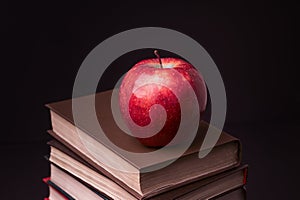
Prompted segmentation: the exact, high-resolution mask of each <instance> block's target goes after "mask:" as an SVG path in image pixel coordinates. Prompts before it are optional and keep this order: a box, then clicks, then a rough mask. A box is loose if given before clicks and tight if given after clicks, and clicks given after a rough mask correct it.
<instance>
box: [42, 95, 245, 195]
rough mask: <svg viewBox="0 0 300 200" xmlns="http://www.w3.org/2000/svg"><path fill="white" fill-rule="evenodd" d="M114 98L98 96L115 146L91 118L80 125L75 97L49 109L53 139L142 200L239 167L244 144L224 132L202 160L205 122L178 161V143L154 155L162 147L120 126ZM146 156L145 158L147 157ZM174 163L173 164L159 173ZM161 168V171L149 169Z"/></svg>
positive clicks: (101, 114)
mask: <svg viewBox="0 0 300 200" xmlns="http://www.w3.org/2000/svg"><path fill="white" fill-rule="evenodd" d="M111 95H112V91H106V92H101V93H97V94H96V95H95V105H96V106H95V109H96V113H97V117H98V121H99V123H100V124H101V128H102V130H103V131H104V133H105V137H107V138H108V139H109V140H110V142H107V140H106V139H107V138H104V137H103V134H99V130H98V129H97V128H98V127H94V126H92V125H91V124H90V123H89V121H92V119H90V117H92V116H89V115H85V118H84V120H83V121H81V123H79V124H77V123H76V126H75V123H74V119H73V113H72V99H69V100H64V101H60V102H56V103H50V104H47V105H46V106H47V107H48V108H49V109H50V113H51V121H52V128H53V131H52V135H53V136H54V137H55V138H56V139H58V140H59V141H61V142H63V143H64V144H65V145H66V146H68V147H69V148H70V149H72V150H73V151H74V152H75V153H76V154H78V155H79V156H80V157H82V158H83V159H84V160H86V161H87V162H88V163H90V164H91V165H92V166H93V167H95V168H97V169H98V170H99V171H101V172H102V173H103V174H105V175H106V176H108V177H109V178H111V179H112V180H114V181H115V182H117V183H118V184H120V185H121V186H122V187H124V188H125V189H126V190H128V191H129V192H130V193H132V194H133V195H135V196H137V197H138V198H141V197H142V198H144V197H149V196H154V195H156V194H159V193H162V192H164V191H167V190H170V189H172V188H176V187H180V186H182V185H184V184H187V183H190V182H192V181H196V180H200V179H203V178H205V177H208V176H211V175H214V174H217V173H220V172H223V171H225V170H227V169H230V168H233V167H235V166H238V165H239V164H240V161H241V144H240V142H239V140H238V139H236V138H234V137H232V136H230V135H229V134H226V133H224V132H222V134H221V136H220V138H219V140H218V142H217V144H216V145H215V147H214V148H213V149H212V151H211V152H210V153H209V154H208V155H207V156H206V157H204V158H202V159H199V157H198V153H199V149H200V146H201V144H202V141H203V137H204V135H205V133H206V131H207V129H208V127H209V125H208V124H207V123H206V122H204V121H200V123H199V128H198V132H197V135H196V137H195V139H194V141H193V143H192V144H191V145H190V147H189V148H188V149H187V150H186V151H185V152H184V153H183V154H182V155H181V156H180V157H179V158H177V152H178V149H179V148H177V146H176V145H174V146H171V147H168V148H164V151H159V152H160V153H159V154H158V156H157V153H156V154H151V153H152V152H156V151H157V149H155V148H149V147H145V146H143V145H142V144H140V143H139V142H138V140H137V139H136V138H134V137H132V136H130V135H128V134H126V133H124V132H123V131H122V130H121V129H120V128H119V127H118V126H117V124H116V123H115V121H114V118H113V115H112V111H111V106H110V105H111V102H110V99H111ZM73 101H77V105H82V106H83V107H84V106H85V105H86V104H87V102H88V97H87V96H83V97H78V98H75V99H73ZM215 131H217V129H215ZM128 152H129V153H128ZM141 155H145V156H144V158H141ZM171 161H172V164H170V165H168V166H166V167H163V168H161V169H159V168H160V167H159V166H162V165H164V163H168V162H171ZM114 166H117V167H114ZM156 168H157V169H158V170H154V171H151V170H149V169H156Z"/></svg>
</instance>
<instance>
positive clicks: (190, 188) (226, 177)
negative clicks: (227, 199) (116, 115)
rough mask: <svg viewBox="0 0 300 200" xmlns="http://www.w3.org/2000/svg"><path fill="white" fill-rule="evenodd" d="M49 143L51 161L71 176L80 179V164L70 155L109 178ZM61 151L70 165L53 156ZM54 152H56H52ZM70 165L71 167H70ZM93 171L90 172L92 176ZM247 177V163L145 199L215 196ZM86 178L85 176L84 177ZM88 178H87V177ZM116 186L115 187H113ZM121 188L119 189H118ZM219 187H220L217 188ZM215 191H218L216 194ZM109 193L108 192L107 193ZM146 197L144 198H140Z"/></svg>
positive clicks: (107, 186)
mask: <svg viewBox="0 0 300 200" xmlns="http://www.w3.org/2000/svg"><path fill="white" fill-rule="evenodd" d="M48 144H49V145H50V146H51V156H50V161H51V162H53V164H55V165H56V166H58V167H59V168H60V169H61V170H63V171H65V172H66V173H68V174H69V175H70V176H74V177H75V178H76V179H78V178H79V179H80V176H79V177H78V173H76V174H72V171H74V170H75V169H74V167H73V166H78V164H76V163H74V162H71V159H67V157H68V156H70V157H71V158H73V159H75V160H76V161H78V162H80V163H82V164H83V165H85V166H86V167H88V168H90V169H91V170H93V171H95V172H97V173H99V174H101V175H103V176H99V177H100V178H99V177H95V178H97V179H99V181H101V180H102V182H105V180H107V177H106V176H105V175H104V174H102V172H101V171H99V170H97V169H96V168H94V167H93V166H91V165H90V164H89V163H88V162H86V161H85V160H83V159H82V158H80V157H79V156H78V155H77V154H75V153H74V152H72V151H71V150H70V149H68V148H67V147H65V146H64V145H63V144H61V143H60V142H58V141H56V140H52V141H49V142H48ZM56 149H57V150H59V151H61V152H62V153H61V154H62V155H64V154H66V155H68V156H66V155H65V156H62V157H63V158H64V160H65V162H71V164H69V165H65V164H64V162H57V159H55V158H52V157H56V156H57V155H55V152H56V153H57V150H56ZM52 153H54V154H52ZM68 166H69V167H68ZM81 169H82V170H84V171H85V173H88V170H87V169H83V168H81ZM75 171H76V170H75ZM92 174H93V173H91V174H89V175H90V176H93V175H92ZM246 177H247V165H243V166H240V167H238V168H235V169H232V170H229V171H226V172H223V173H221V174H217V175H215V176H211V177H207V178H205V179H202V180H199V181H195V182H192V183H189V184H186V185H183V186H181V187H178V188H173V189H172V190H169V191H166V192H164V193H162V194H158V195H156V196H153V197H150V198H145V199H151V200H159V199H191V196H197V195H202V196H203V195H205V193H207V194H206V196H207V197H209V196H211V195H212V194H213V195H214V196H216V195H220V193H221V194H223V193H224V192H228V191H230V190H233V189H236V188H238V187H241V186H242V185H244V184H245V183H246ZM84 179H85V178H84ZM85 180H86V179H85ZM80 182H81V183H82V184H84V185H85V186H86V187H88V188H90V189H91V190H92V191H94V190H95V187H93V186H92V185H91V184H90V183H89V181H87V182H86V183H84V181H82V180H80ZM103 187H104V189H105V190H106V191H107V190H108V191H109V192H112V193H113V194H116V193H119V196H113V197H111V198H120V196H121V197H125V196H126V195H128V194H127V191H126V190H125V189H126V188H125V189H121V188H120V187H119V186H116V185H110V184H109V183H106V184H104V186H103ZM112 187H114V188H112ZM117 188H119V189H117ZM216 188H218V189H216ZM98 192H103V191H102V189H99V190H98ZM214 192H217V193H216V194H214ZM107 195H108V194H107ZM231 196H232V195H231ZM126 199H139V198H137V197H133V196H130V195H129V196H127V197H126ZM140 199H144V198H140Z"/></svg>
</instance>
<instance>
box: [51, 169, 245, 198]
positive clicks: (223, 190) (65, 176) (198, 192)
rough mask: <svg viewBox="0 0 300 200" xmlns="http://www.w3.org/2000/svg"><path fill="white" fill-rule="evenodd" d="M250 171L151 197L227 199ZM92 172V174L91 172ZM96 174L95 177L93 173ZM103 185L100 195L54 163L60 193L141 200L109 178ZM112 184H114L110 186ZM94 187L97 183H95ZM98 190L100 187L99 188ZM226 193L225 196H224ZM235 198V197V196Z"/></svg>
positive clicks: (234, 171)
mask: <svg viewBox="0 0 300 200" xmlns="http://www.w3.org/2000/svg"><path fill="white" fill-rule="evenodd" d="M246 172H247V165H244V166H241V167H238V168H236V169H232V170H229V171H227V172H223V173H221V174H218V175H215V176H213V177H208V178H206V179H204V180H201V181H196V182H194V183H190V184H187V185H185V186H181V187H179V188H176V189H173V190H171V191H167V192H165V193H162V194H159V195H157V196H154V197H150V198H147V199H149V200H162V199H178V200H190V199H212V198H216V197H218V199H219V197H222V198H221V199H223V198H225V197H227V193H229V192H230V191H233V190H235V189H237V188H240V187H242V186H243V185H244V184H245V182H244V180H245V174H246ZM88 173H89V172H88ZM90 175H93V174H90ZM97 178H98V180H99V182H103V184H102V188H101V189H103V190H105V191H106V193H103V191H101V192H99V190H98V189H99V188H98V189H96V188H95V187H93V186H91V185H90V184H87V183H84V182H83V181H82V180H81V179H78V177H76V176H75V175H74V174H71V173H69V172H68V171H66V170H65V169H63V168H61V167H60V166H58V165H56V164H51V180H52V182H53V184H55V185H56V187H57V188H59V190H62V191H64V194H65V193H67V194H69V195H68V196H72V197H74V198H75V199H89V200H98V199H99V200H100V199H126V200H131V199H134V200H136V199H137V198H136V197H134V196H132V195H130V194H129V193H128V192H127V191H126V190H124V189H122V190H123V191H122V190H118V189H117V188H118V186H117V187H116V185H115V183H114V182H113V181H111V180H105V179H106V177H102V178H100V179H99V177H97ZM109 182H111V183H109ZM92 184H93V183H92ZM96 187H97V186H96ZM222 194H224V195H222ZM231 196H232V195H231Z"/></svg>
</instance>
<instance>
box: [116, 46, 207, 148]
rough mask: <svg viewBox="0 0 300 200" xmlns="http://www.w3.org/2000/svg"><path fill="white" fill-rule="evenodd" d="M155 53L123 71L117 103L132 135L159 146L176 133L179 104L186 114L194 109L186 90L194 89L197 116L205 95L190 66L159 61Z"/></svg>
mask: <svg viewBox="0 0 300 200" xmlns="http://www.w3.org/2000/svg"><path fill="white" fill-rule="evenodd" d="M155 54H156V55H157V57H158V58H156V59H155V58H154V59H147V60H142V61H140V62H139V63H137V64H136V65H134V66H133V67H132V68H131V69H130V70H129V71H128V72H127V74H126V75H125V77H124V79H123V81H122V83H121V86H120V91H119V103H120V110H121V114H122V117H123V119H124V121H125V123H126V124H127V126H128V128H129V130H130V131H131V133H132V135H133V136H135V137H137V139H138V140H139V141H140V142H141V143H142V144H143V145H145V146H150V147H162V146H165V145H167V144H168V143H170V141H171V140H172V139H173V138H174V137H175V135H176V133H177V131H178V128H179V125H180V122H181V115H182V110H181V109H182V108H181V106H180V105H182V103H184V104H185V107H186V108H185V109H187V110H186V112H188V113H189V112H193V110H195V105H192V104H191V105H189V104H190V102H191V101H190V99H189V98H188V97H187V90H191V88H192V89H193V90H194V93H193V94H195V95H196V98H197V102H198V106H197V108H199V113H200V112H203V111H204V110H205V107H206V102H207V92H206V86H205V82H204V80H203V78H202V75H201V74H200V73H199V72H198V71H197V70H196V68H195V67H193V66H192V65H191V64H190V63H188V62H186V61H184V60H182V59H179V58H160V57H159V55H158V54H157V51H155ZM176 72H178V73H176ZM186 83H188V84H189V87H187V84H186ZM175 94H176V95H175ZM182 100H183V102H180V101H182ZM157 105H159V106H157ZM161 106H162V107H163V110H164V111H162V109H161ZM191 120H193V119H192V118H191ZM146 127H147V128H146ZM153 134H154V135H153ZM177 142H180V141H177Z"/></svg>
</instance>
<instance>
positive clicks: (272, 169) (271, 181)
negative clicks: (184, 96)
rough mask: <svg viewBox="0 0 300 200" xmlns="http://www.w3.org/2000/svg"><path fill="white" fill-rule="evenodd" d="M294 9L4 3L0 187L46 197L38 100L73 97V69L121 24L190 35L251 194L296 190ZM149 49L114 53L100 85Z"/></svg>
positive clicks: (45, 125) (44, 119)
mask: <svg viewBox="0 0 300 200" xmlns="http://www.w3.org/2000/svg"><path fill="white" fill-rule="evenodd" d="M295 8H296V6H294V5H290V4H288V3H287V2H286V3H276V2H273V1H269V2H267V1H260V2H258V3H253V2H252V3H241V2H235V3H229V2H227V1H223V2H222V3H217V2H215V1H212V2H210V3H207V2H206V3H205V2H203V3H200V2H198V3H191V2H183V1H182V2H169V3H163V2H158V1H149V2H145V1H143V2H142V1H140V3H135V4H133V3H132V4H129V3H128V2H123V3H117V2H105V3H103V2H102V3H100V2H99V3H97V4H89V3H86V2H81V3H75V2H71V3H62V2H60V3H53V2H47V3H44V4H41V3H40V2H23V3H9V4H6V5H4V6H3V7H2V11H1V26H2V27H1V35H2V40H3V42H2V45H1V46H2V48H1V55H2V57H3V59H2V64H1V69H2V73H1V75H2V79H1V81H2V88H3V89H2V95H1V97H2V98H1V100H2V101H3V104H2V111H4V112H2V116H3V117H4V118H5V121H4V123H3V124H2V127H4V128H3V132H2V135H1V138H0V145H1V147H0V148H1V155H2V156H1V178H2V177H3V179H2V183H1V187H0V188H1V196H2V197H4V199H20V198H23V199H41V198H43V197H45V196H47V187H46V186H45V185H43V183H42V181H41V178H42V177H45V176H48V175H49V167H48V163H47V161H45V160H44V159H43V155H45V154H47V153H48V151H49V150H48V147H47V145H46V144H45V142H46V141H47V140H48V139H49V137H48V136H47V135H46V133H45V130H47V129H49V128H50V127H51V126H50V119H49V113H48V111H47V109H46V108H44V106H43V105H44V104H45V103H48V102H52V101H58V100H62V99H67V98H71V94H72V87H73V82H74V79H75V76H76V73H77V70H78V69H79V67H80V65H81V63H82V61H83V60H84V58H85V56H86V55H87V54H88V53H89V52H90V51H91V50H92V49H93V48H94V47H95V46H96V45H97V44H99V43H100V42H102V41H103V40H105V39H106V38H108V37H110V36H112V35H114V34H117V33H119V32H121V31H125V30H127V29H131V28H137V27H145V26H157V27H165V28H171V29H174V30H177V31H180V32H182V33H185V34H187V35H189V36H190V37H192V38H193V39H195V40H196V41H198V42H199V43H200V44H201V45H202V46H203V47H204V48H205V49H206V50H207V51H208V53H209V54H210V55H211V57H212V58H213V59H214V61H215V63H216V64H217V66H218V68H219V70H220V72H221V75H222V77H223V80H224V83H225V87H226V92H227V98H228V112H227V119H226V124H225V127H224V129H225V130H226V131H228V132H230V133H232V134H233V135H235V136H237V137H239V138H240V139H241V140H242V143H243V151H244V154H243V155H244V156H243V161H244V162H245V163H248V164H249V165H250V170H249V183H248V187H247V188H248V197H249V199H289V198H287V197H290V198H291V197H293V196H294V195H296V188H297V180H298V178H299V175H298V174H297V168H298V167H299V165H298V162H299V158H298V157H299V156H298V152H299V150H298V149H297V147H298V146H299V145H300V142H299V133H298V130H299V116H298V114H299V103H300V98H299V96H300V95H299V89H298V88H297V87H298V84H297V70H296V37H295V30H296V25H297V20H296V14H295V12H296V9H295ZM149 52H150V51H147V50H146V51H144V53H143V52H142V53H141V52H131V53H129V54H127V55H125V56H122V57H121V58H120V59H118V60H117V61H116V62H114V63H113V64H112V65H111V67H110V68H109V69H108V71H107V72H106V74H105V76H104V77H103V79H102V81H101V82H100V84H99V90H105V89H108V88H111V87H112V86H113V81H114V80H116V78H117V77H118V76H119V75H120V74H122V72H124V71H126V70H128V69H129V68H130V67H131V66H132V65H133V64H134V63H135V62H137V61H138V60H140V59H143V58H146V57H149V56H152V55H151V53H149ZM166 55H168V53H167V52H163V53H162V56H166ZM3 61H4V62H3ZM116 74H117V75H116Z"/></svg>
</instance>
